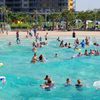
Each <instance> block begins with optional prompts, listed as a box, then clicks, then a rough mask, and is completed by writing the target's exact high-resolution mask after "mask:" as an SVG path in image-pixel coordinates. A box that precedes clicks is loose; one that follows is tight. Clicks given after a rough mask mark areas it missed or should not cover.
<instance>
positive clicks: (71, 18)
mask: <svg viewBox="0 0 100 100" xmlns="http://www.w3.org/2000/svg"><path fill="white" fill-rule="evenodd" d="M62 18H63V19H64V20H65V22H66V29H67V30H70V28H71V26H73V25H74V22H75V13H74V12H73V11H69V10H64V11H63V12H62Z"/></svg>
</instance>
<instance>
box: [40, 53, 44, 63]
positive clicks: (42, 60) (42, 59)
mask: <svg viewBox="0 0 100 100" xmlns="http://www.w3.org/2000/svg"><path fill="white" fill-rule="evenodd" d="M39 61H40V62H44V61H45V60H44V57H43V55H42V54H41V55H40V56H39Z"/></svg>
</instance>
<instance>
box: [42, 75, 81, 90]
mask: <svg viewBox="0 0 100 100" xmlns="http://www.w3.org/2000/svg"><path fill="white" fill-rule="evenodd" d="M44 80H45V82H44V83H43V84H42V85H40V87H41V88H43V89H51V88H52V87H53V86H54V85H55V84H54V82H53V80H52V79H51V77H50V76H48V75H46V76H45V78H44ZM64 86H72V83H71V79H69V78H67V79H66V82H65V84H64ZM82 86H83V84H82V82H81V80H79V79H78V80H77V83H76V84H75V87H76V88H81V87H82Z"/></svg>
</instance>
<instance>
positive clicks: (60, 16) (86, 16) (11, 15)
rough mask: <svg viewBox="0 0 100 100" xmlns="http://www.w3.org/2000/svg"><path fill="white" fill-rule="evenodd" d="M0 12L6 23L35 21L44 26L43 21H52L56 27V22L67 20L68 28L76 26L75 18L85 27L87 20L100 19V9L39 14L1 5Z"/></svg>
mask: <svg viewBox="0 0 100 100" xmlns="http://www.w3.org/2000/svg"><path fill="white" fill-rule="evenodd" d="M0 13H2V14H3V15H4V22H6V23H16V21H18V20H19V21H22V22H23V23H29V24H31V23H33V22H34V23H35V24H38V25H39V26H42V24H43V22H48V21H49V22H52V27H53V29H54V26H55V23H56V22H59V23H60V22H61V21H65V22H66V29H67V30H69V29H70V28H71V27H72V28H73V27H74V26H75V19H80V20H81V21H82V22H83V23H84V24H83V25H84V29H85V28H86V20H92V21H95V20H100V10H97V11H95V10H94V11H80V12H73V11H68V10H64V11H63V12H59V13H56V12H55V13H49V14H47V15H45V14H43V15H42V14H41V15H40V14H39V13H38V12H37V11H33V12H32V13H31V14H29V13H24V12H12V11H11V10H9V9H8V8H6V7H0Z"/></svg>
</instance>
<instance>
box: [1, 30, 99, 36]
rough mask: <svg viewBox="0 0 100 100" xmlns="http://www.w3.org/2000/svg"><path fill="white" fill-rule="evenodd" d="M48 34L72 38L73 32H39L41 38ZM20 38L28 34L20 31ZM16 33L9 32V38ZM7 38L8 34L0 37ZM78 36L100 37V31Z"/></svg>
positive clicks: (87, 32)
mask: <svg viewBox="0 0 100 100" xmlns="http://www.w3.org/2000/svg"><path fill="white" fill-rule="evenodd" d="M47 32H48V36H50V37H52V36H54V37H55V36H59V37H60V36H72V33H73V32H72V31H69V32H68V31H37V33H39V35H40V36H44V35H45V34H46V33H47ZM19 34H20V36H26V34H27V32H23V31H19ZM15 35H16V31H10V32H8V36H15ZM4 36H7V34H6V33H4V34H2V33H1V34H0V37H4ZM76 36H93V37H100V31H76Z"/></svg>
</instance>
